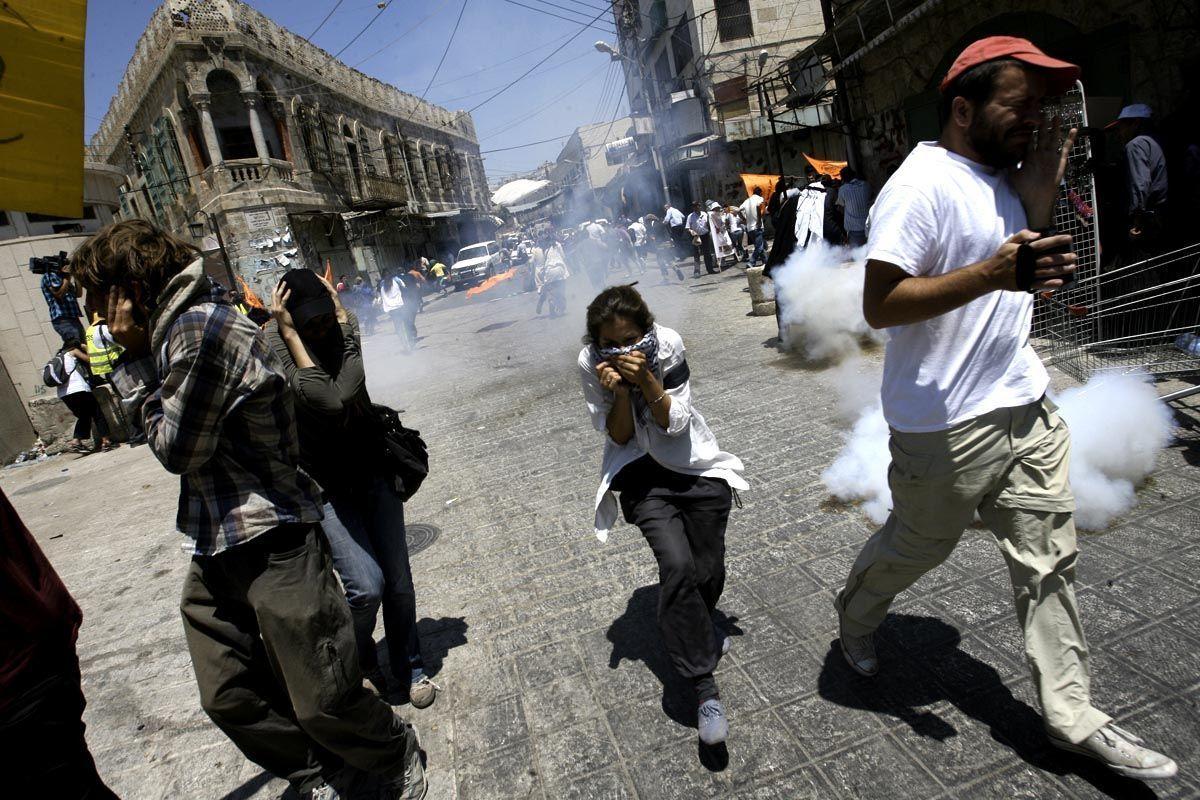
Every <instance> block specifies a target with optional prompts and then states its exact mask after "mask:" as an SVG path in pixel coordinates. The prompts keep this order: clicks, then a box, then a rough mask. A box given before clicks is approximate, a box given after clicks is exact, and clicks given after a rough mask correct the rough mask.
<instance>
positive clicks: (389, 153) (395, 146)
mask: <svg viewBox="0 0 1200 800" xmlns="http://www.w3.org/2000/svg"><path fill="white" fill-rule="evenodd" d="M382 147H383V157H384V158H385V159H386V160H387V170H388V175H390V176H391V177H392V178H393V179H395V180H400V179H401V178H402V177H404V167H403V166H401V163H402V161H403V159H402V158H401V156H400V143H399V142H397V141H396V137H395V136H384V137H383V140H382Z"/></svg>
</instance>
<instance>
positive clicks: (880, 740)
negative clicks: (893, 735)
mask: <svg viewBox="0 0 1200 800" xmlns="http://www.w3.org/2000/svg"><path fill="white" fill-rule="evenodd" d="M818 767H819V768H820V769H821V772H822V773H824V775H825V777H826V779H827V780H828V781H829V783H830V785H831V786H832V789H833V792H834V794H836V795H837V796H839V797H857V798H862V800H876V798H878V800H892V798H894V797H896V793H897V790H899V791H902V792H903V793H904V794H905V795H906V796H908V797H931V796H933V795H936V794H938V793H939V792H940V790H941V787H940V786H939V785H938V783H937V782H936V781H935V780H934V779H933V778H932V777H931V776H930V775H929V774H928V773H927V772H925V770H923V769H922V768H921V767H919V766H918V765H917V763H916V762H915V761H913V760H912V758H911V757H910V756H909V755H908V754H907V753H905V752H904V751H903V750H901V748H900V747H899V746H898V745H897V744H896V742H895V741H894V740H892V739H889V738H888V737H886V736H875V737H874V738H871V739H868V740H867V741H865V742H862V743H861V744H856V745H854V746H853V747H850V748H848V749H847V750H843V751H842V752H840V753H837V754H836V755H832V756H827V757H826V758H824V759H822V760H821V761H820V762H819V763H818ZM885 776H886V777H885ZM901 787H902V788H901Z"/></svg>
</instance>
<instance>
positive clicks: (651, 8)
mask: <svg viewBox="0 0 1200 800" xmlns="http://www.w3.org/2000/svg"><path fill="white" fill-rule="evenodd" d="M613 13H614V16H615V18H616V23H617V34H618V38H619V41H618V43H617V50H618V56H617V57H618V58H620V59H621V61H622V64H623V65H624V66H625V76H626V88H627V90H628V94H629V98H630V108H631V110H632V113H633V115H634V117H635V118H636V117H640V116H646V117H649V118H650V119H651V120H652V127H653V144H654V146H655V148H656V150H657V153H656V154H655V158H656V160H657V161H658V165H659V167H660V168H661V169H662V170H663V172H664V174H665V177H666V183H667V188H668V190H669V192H670V194H671V199H672V201H674V202H675V203H676V204H677V205H679V204H683V205H686V204H688V203H690V202H692V201H693V200H702V199H719V200H733V199H735V198H741V197H744V196H745V188H744V186H743V184H742V181H741V179H740V177H739V173H758V174H793V175H795V174H800V175H802V174H803V171H804V165H805V161H804V153H808V154H809V155H812V156H814V157H817V158H823V159H829V158H835V159H841V158H844V157H845V155H844V146H843V142H842V141H841V140H840V139H839V138H838V137H836V136H830V135H827V131H825V130H824V127H825V125H826V124H827V123H828V122H829V121H830V118H831V113H830V109H816V110H814V111H811V112H805V113H808V114H810V115H811V119H806V120H805V121H806V122H808V123H811V124H808V125H805V126H802V127H800V126H798V127H796V128H794V129H790V130H779V131H774V132H773V131H772V129H771V125H770V120H769V118H768V116H767V114H766V112H765V108H766V102H765V99H764V97H763V96H762V95H761V93H758V92H757V91H756V90H755V89H756V86H757V81H758V80H759V79H760V77H761V75H762V74H763V73H764V71H765V72H770V71H772V70H774V69H775V68H776V67H777V66H778V65H779V64H780V63H782V62H784V61H785V60H786V59H787V58H788V57H789V56H791V55H793V54H794V53H795V52H796V50H797V49H799V48H800V47H802V46H804V45H806V44H807V43H809V42H812V41H814V40H816V39H817V38H818V37H819V36H820V35H821V33H822V32H823V31H824V22H823V16H822V9H821V5H820V3H819V2H818V0H797V1H796V2H791V1H789V2H783V0H619V2H616V3H614V5H613Z"/></svg>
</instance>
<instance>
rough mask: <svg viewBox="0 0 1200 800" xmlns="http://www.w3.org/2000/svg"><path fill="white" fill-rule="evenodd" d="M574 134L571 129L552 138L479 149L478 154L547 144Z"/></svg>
mask: <svg viewBox="0 0 1200 800" xmlns="http://www.w3.org/2000/svg"><path fill="white" fill-rule="evenodd" d="M574 135H575V131H571V132H570V133H564V134H563V135H562V136H555V137H554V138H552V139H542V140H541V141H537V142H526V143H525V144H514V145H512V146H511V147H494V148H492V149H491V150H480V151H479V154H480V155H485V154H487V153H504V152H507V151H509V150H520V149H521V148H523V147H533V146H534V145H535V144H547V143H549V142H557V141H559V140H560V139H569V138H570V137H572V136H574Z"/></svg>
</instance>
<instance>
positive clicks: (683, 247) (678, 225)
mask: <svg viewBox="0 0 1200 800" xmlns="http://www.w3.org/2000/svg"><path fill="white" fill-rule="evenodd" d="M662 221H663V225H665V226H666V228H667V230H668V231H670V233H671V241H672V242H673V243H674V244H675V258H676V259H680V258H687V256H688V254H689V253H691V252H692V246H691V245H692V239H691V236H689V235H688V232H687V227H686V222H685V219H684V216H683V212H682V211H680V210H679V209H678V208H675V207H674V206H672V205H671V204H670V203H667V204H666V205H664V206H663V219H662Z"/></svg>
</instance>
